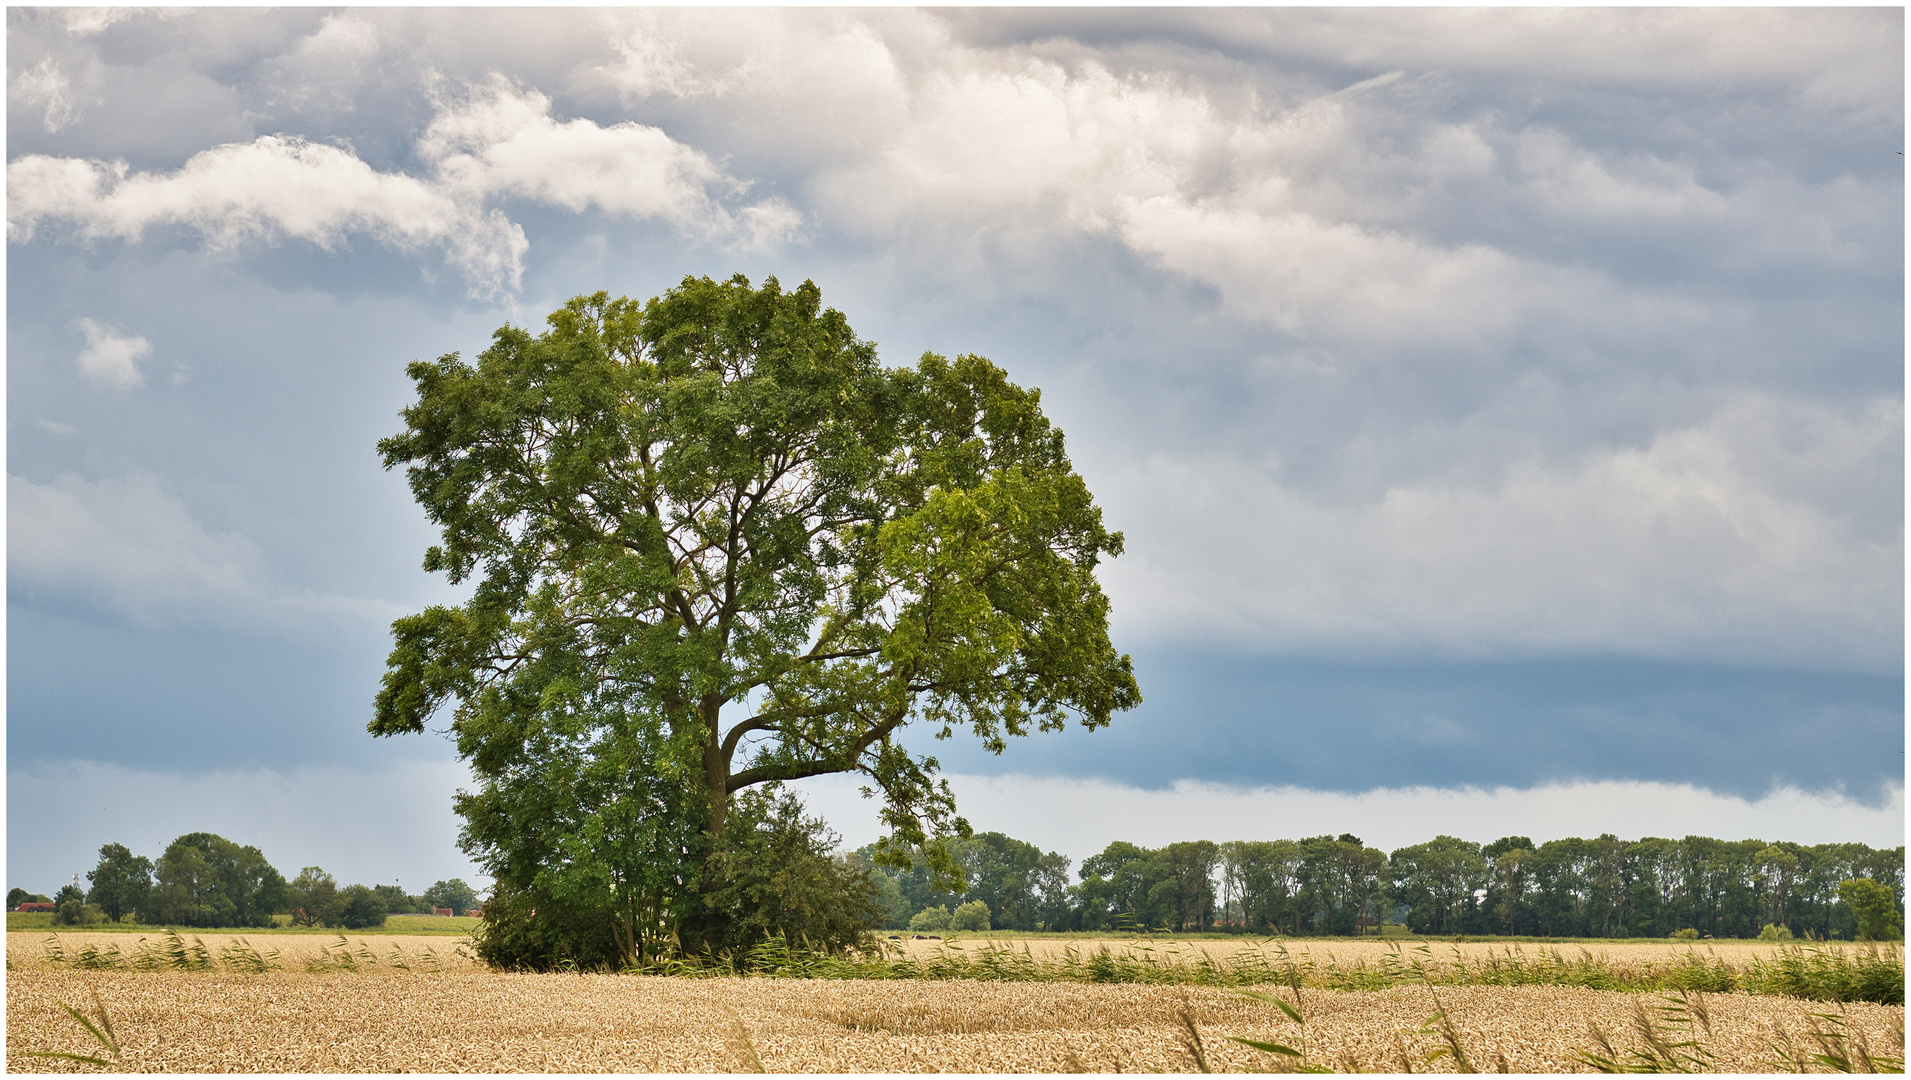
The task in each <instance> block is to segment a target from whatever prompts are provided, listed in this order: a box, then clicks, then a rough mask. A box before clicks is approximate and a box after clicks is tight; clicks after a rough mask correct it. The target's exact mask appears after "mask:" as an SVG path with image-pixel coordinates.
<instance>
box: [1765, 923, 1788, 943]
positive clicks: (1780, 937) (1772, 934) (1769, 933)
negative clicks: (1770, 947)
mask: <svg viewBox="0 0 1911 1080" xmlns="http://www.w3.org/2000/svg"><path fill="white" fill-rule="evenodd" d="M1791 939H1792V932H1791V930H1790V929H1789V928H1787V927H1783V926H1778V925H1776V924H1773V923H1766V924H1765V929H1763V930H1760V931H1759V932H1758V940H1760V941H1790V940H1791Z"/></svg>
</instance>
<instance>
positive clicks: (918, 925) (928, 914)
mask: <svg viewBox="0 0 1911 1080" xmlns="http://www.w3.org/2000/svg"><path fill="white" fill-rule="evenodd" d="M949 917H950V916H949V909H948V908H946V907H943V906H942V905H941V904H937V905H936V906H935V907H931V908H923V909H922V910H921V911H918V912H916V914H915V916H914V917H913V918H911V919H910V920H909V929H911V930H913V931H915V932H916V933H918V934H921V933H925V932H928V931H931V930H934V931H942V930H947V929H948V928H949Z"/></svg>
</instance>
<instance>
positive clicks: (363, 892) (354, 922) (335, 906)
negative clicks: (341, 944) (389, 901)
mask: <svg viewBox="0 0 1911 1080" xmlns="http://www.w3.org/2000/svg"><path fill="white" fill-rule="evenodd" d="M325 925H327V926H342V927H344V928H345V929H347V930H369V929H372V928H374V927H379V926H383V925H385V898H384V897H382V896H380V895H378V893H376V892H374V891H373V890H371V889H369V888H366V887H365V886H363V885H347V886H345V887H344V888H343V889H340V890H339V891H338V895H337V896H334V897H332V902H331V903H329V904H327V905H325Z"/></svg>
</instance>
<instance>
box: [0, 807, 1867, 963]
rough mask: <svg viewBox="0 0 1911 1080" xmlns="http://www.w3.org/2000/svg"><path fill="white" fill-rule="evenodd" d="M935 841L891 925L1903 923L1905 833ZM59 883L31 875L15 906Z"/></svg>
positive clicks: (215, 899)
mask: <svg viewBox="0 0 1911 1080" xmlns="http://www.w3.org/2000/svg"><path fill="white" fill-rule="evenodd" d="M791 810H792V812H794V810H793V807H792V808H791ZM812 825H813V826H815V827H820V826H821V823H820V822H813V823H812ZM932 843H934V844H938V845H941V846H942V848H943V849H944V850H945V851H946V852H947V854H948V855H949V856H951V857H952V858H953V859H954V861H955V864H956V865H957V866H958V867H959V881H955V882H951V881H950V880H949V879H947V878H941V879H939V878H938V876H937V875H936V873H935V872H934V871H933V869H932V867H931V860H930V858H929V857H928V856H929V853H928V852H927V851H925V850H921V849H918V850H915V851H914V852H912V861H913V865H912V867H911V869H909V870H907V871H901V872H898V871H893V870H886V869H883V868H881V867H878V866H877V865H876V863H875V859H874V856H875V845H873V844H872V845H868V846H866V847H863V848H860V849H857V850H856V851H854V852H851V853H850V854H848V855H847V856H846V857H845V859H844V861H845V862H846V863H847V864H848V866H849V867H850V868H851V869H853V870H854V871H856V872H857V873H860V874H866V875H867V881H868V884H869V887H870V890H871V892H872V893H873V898H874V900H875V903H874V905H873V912H874V916H875V919H876V921H879V922H880V923H881V924H882V926H883V927H884V928H886V929H909V928H911V927H912V925H913V927H914V928H916V929H936V930H941V929H955V930H974V929H989V928H993V929H1007V930H1024V931H1088V932H1094V931H1118V932H1126V931H1139V930H1150V931H1169V932H1183V933H1185V932H1194V931H1209V932H1213V931H1220V932H1234V933H1252V934H1287V935H1295V936H1311V935H1352V934H1361V933H1377V932H1379V928H1380V926H1381V925H1382V924H1385V923H1393V924H1400V925H1404V926H1405V927H1406V928H1407V929H1408V930H1409V931H1410V932H1412V933H1415V934H1426V935H1440V936H1445V935H1453V934H1464V935H1486V934H1525V935H1533V936H1544V937H1666V936H1675V935H1678V934H1680V932H1681V931H1686V932H1688V933H1694V934H1697V935H1699V936H1705V937H1714V938H1754V937H1759V936H1760V935H1761V934H1764V935H1765V936H1767V937H1771V936H1773V935H1774V934H1775V933H1776V934H1781V935H1782V936H1783V937H1785V938H1790V937H1798V938H1807V937H1810V938H1821V939H1847V940H1849V939H1853V938H1856V937H1861V936H1863V937H1874V938H1882V937H1899V936H1902V934H1903V917H1902V913H1903V910H1904V871H1905V850H1904V848H1903V847H1902V846H1900V847H1896V848H1890V849H1876V848H1871V847H1868V846H1866V845H1864V844H1817V845H1810V846H1807V845H1801V844H1793V843H1787V842H1778V843H1766V842H1764V841H1762V840H1740V841H1722V840H1715V839H1712V838H1710V837H1703V836H1688V837H1685V838H1684V839H1681V840H1670V839H1664V838H1657V837H1647V838H1644V839H1641V840H1634V841H1624V840H1620V839H1618V838H1617V837H1615V836H1612V835H1610V834H1607V835H1604V836H1600V837H1598V838H1597V839H1593V840H1584V839H1579V838H1567V839H1562V840H1553V841H1549V842H1547V843H1544V844H1535V843H1533V842H1532V841H1531V840H1530V839H1528V838H1526V837H1523V836H1508V837H1502V838H1500V839H1499V840H1496V841H1494V842H1492V843H1490V844H1484V845H1482V844H1478V843H1474V842H1471V841H1467V840H1462V839H1459V838H1457V837H1451V836H1439V837H1436V838H1434V839H1433V840H1430V841H1428V842H1426V843H1424V844H1416V845H1413V846H1410V847H1404V848H1400V849H1397V850H1395V851H1393V852H1391V853H1389V852H1385V851H1382V850H1380V849H1378V848H1374V847H1368V846H1366V845H1365V844H1364V843H1362V841H1361V840H1360V838H1359V837H1356V836H1353V835H1351V834H1344V833H1343V834H1341V835H1339V836H1315V837H1309V838H1306V839H1301V840H1264V841H1233V842H1228V843H1214V842H1212V841H1207V840H1192V841H1185V842H1181V843H1175V844H1169V845H1167V846H1165V847H1161V848H1144V847H1141V846H1139V845H1136V844H1132V843H1128V842H1126V841H1116V842H1114V843H1111V844H1109V845H1108V847H1107V848H1105V849H1104V850H1103V851H1102V852H1101V853H1099V854H1097V855H1095V856H1092V857H1090V858H1088V859H1086V860H1084V861H1083V863H1082V865H1081V868H1080V870H1079V872H1077V873H1076V874H1074V875H1071V874H1070V862H1071V860H1070V859H1068V858H1067V857H1066V856H1063V855H1060V854H1058V853H1055V852H1043V851H1041V850H1040V849H1039V848H1037V847H1036V846H1035V845H1033V844H1029V843H1026V842H1024V841H1021V840H1016V839H1014V838H1013V837H1009V836H1006V835H1004V834H1002V833H999V832H988V833H979V834H976V835H975V836H972V837H968V838H945V839H940V840H936V841H932ZM772 861H773V862H775V863H778V864H780V865H781V866H782V867H783V868H784V870H785V871H787V870H789V869H790V868H791V865H792V861H791V859H790V858H788V857H787V853H785V857H783V858H778V859H774V860H772ZM798 861H800V860H798ZM1071 877H1072V878H1073V879H1074V880H1071ZM87 879H88V881H89V883H90V886H91V888H90V889H88V890H86V891H84V892H82V891H81V890H80V889H78V888H76V887H75V886H72V885H67V886H64V887H62V889H61V890H60V891H59V893H58V895H57V897H55V898H54V899H53V902H55V903H56V908H57V910H56V913H55V918H56V921H57V922H60V923H63V924H68V925H83V924H86V923H89V922H119V921H121V920H123V919H125V918H128V917H131V918H134V919H135V920H136V921H138V922H140V923H142V924H147V925H168V926H187V927H251V926H259V927H263V926H270V925H272V924H273V923H274V921H275V920H274V918H273V917H274V916H275V915H290V916H291V920H292V922H293V923H295V924H298V925H305V926H339V927H347V928H363V927H368V926H377V925H382V924H383V923H384V921H385V917H386V916H387V915H388V914H404V913H413V912H416V913H428V912H430V911H431V910H433V909H434V908H450V909H452V910H454V911H457V912H460V913H462V912H464V911H466V910H468V909H470V908H473V907H477V906H478V904H479V896H478V893H477V891H476V890H475V889H473V888H472V887H471V886H469V885H467V884H466V883H465V882H464V881H463V880H461V879H452V880H450V881H440V882H437V883H435V884H434V885H432V887H431V888H429V889H427V890H425V892H424V893H423V894H422V895H417V896H413V895H410V894H407V893H405V892H404V891H403V890H402V889H400V888H399V887H398V886H397V885H375V886H365V885H348V886H344V887H342V888H341V887H339V886H338V885H337V884H336V882H335V881H334V879H333V878H332V876H331V875H330V874H327V873H326V872H325V871H323V870H322V869H320V868H318V867H305V868H303V869H302V870H301V871H300V872H299V874H298V876H297V877H295V878H293V879H292V880H290V881H288V880H286V878H285V877H284V876H283V875H282V874H280V873H279V871H278V870H276V869H275V868H273V867H272V865H271V864H270V863H269V862H267V860H266V858H265V856H264V854H263V853H262V852H261V851H260V850H259V849H258V848H257V847H250V846H242V845H239V844H236V843H234V842H232V841H230V840H227V839H225V838H224V837H221V836H217V835H214V834H211V833H189V834H187V835H185V836H181V837H180V838H178V839H177V840H175V841H173V842H172V844H170V845H168V846H167V848H166V850H165V852H164V853H163V854H162V855H161V856H160V857H159V859H158V860H157V861H156V862H155V861H154V860H151V859H147V858H145V857H143V856H135V855H133V853H132V852H131V851H130V850H128V849H127V848H126V847H125V846H124V845H121V844H107V845H105V846H103V847H101V848H100V861H99V864H98V866H96V867H95V868H94V870H93V871H92V872H91V873H89V874H88V875H87ZM951 885H954V886H955V888H950V886H951ZM47 899H48V898H46V897H44V896H37V895H34V894H29V893H27V892H26V891H25V890H23V889H18V888H16V889H13V890H12V891H11V892H10V893H9V894H8V897H7V906H8V908H10V909H11V908H15V907H17V906H18V905H19V903H20V902H21V901H22V900H41V901H46V900H47ZM952 913H953V914H952ZM1768 928H1769V929H1768Z"/></svg>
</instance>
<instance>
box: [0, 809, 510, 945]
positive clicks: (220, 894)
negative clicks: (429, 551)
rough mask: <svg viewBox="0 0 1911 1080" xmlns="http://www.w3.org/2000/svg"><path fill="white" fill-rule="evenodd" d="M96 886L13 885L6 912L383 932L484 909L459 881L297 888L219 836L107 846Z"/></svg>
mask: <svg viewBox="0 0 1911 1080" xmlns="http://www.w3.org/2000/svg"><path fill="white" fill-rule="evenodd" d="M86 880H87V884H88V886H89V888H87V889H85V890H82V889H80V888H79V886H77V885H62V886H61V887H60V891H59V892H58V893H56V894H55V895H54V896H52V897H47V896H45V895H43V894H38V893H30V892H28V891H27V890H25V889H21V888H14V889H12V890H9V891H8V893H7V910H9V911H12V910H15V909H17V908H18V907H19V906H20V905H21V904H22V903H50V904H52V905H53V908H54V910H53V921H54V922H55V923H57V924H59V925H62V926H87V925H91V924H95V923H117V922H122V921H124V920H127V919H133V920H135V921H137V922H139V923H141V924H144V925H149V926H192V927H215V926H216V927H232V928H238V927H249V926H259V927H264V926H271V925H273V924H274V923H275V921H276V920H275V919H274V916H275V915H290V916H291V919H292V922H293V923H295V924H297V925H300V926H340V927H348V928H351V929H364V928H366V927H372V926H383V925H384V923H385V916H386V915H388V914H389V915H397V914H408V913H414V912H415V913H422V914H430V913H431V911H432V910H433V909H434V908H452V909H454V910H456V911H457V913H458V914H460V915H462V914H464V913H465V912H466V911H467V910H469V909H471V908H473V907H476V906H477V902H478V896H477V892H476V890H474V889H472V888H471V887H470V886H469V885H466V884H465V883H464V882H463V881H462V880H460V879H458V878H452V879H451V880H450V881H440V882H438V883H437V884H435V885H433V886H432V887H431V888H429V889H427V890H425V893H424V895H423V896H412V895H410V894H408V893H406V892H405V891H404V890H403V889H401V888H399V887H398V886H397V885H372V886H365V885H347V886H345V887H343V888H340V887H339V885H338V883H337V882H336V881H334V880H333V878H332V875H330V874H328V873H326V872H325V871H324V870H322V869H320V868H318V867H316V866H308V867H305V868H304V869H302V870H300V871H299V876H298V877H296V878H293V879H292V880H291V881H287V880H285V875H283V874H281V873H279V871H278V870H277V869H276V868H274V867H273V866H272V864H271V863H269V862H267V861H266V858H265V854H264V853H263V852H261V851H260V850H259V849H258V848H256V847H251V846H249V845H240V844H235V843H233V842H232V841H230V840H228V839H226V838H225V837H223V836H218V835H215V834H213V833H187V834H186V835H184V836H182V837H180V838H179V839H177V840H174V841H173V842H172V843H170V844H168V845H166V850H165V851H164V852H163V853H161V854H160V856H159V860H158V861H157V862H155V861H153V860H152V859H149V858H147V857H145V856H144V855H134V854H133V853H132V851H131V850H129V849H128V848H127V847H126V846H125V845H124V844H106V845H104V846H102V847H101V848H100V861H99V865H97V866H95V867H94V868H93V869H92V870H91V871H89V872H88V873H87V875H86Z"/></svg>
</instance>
